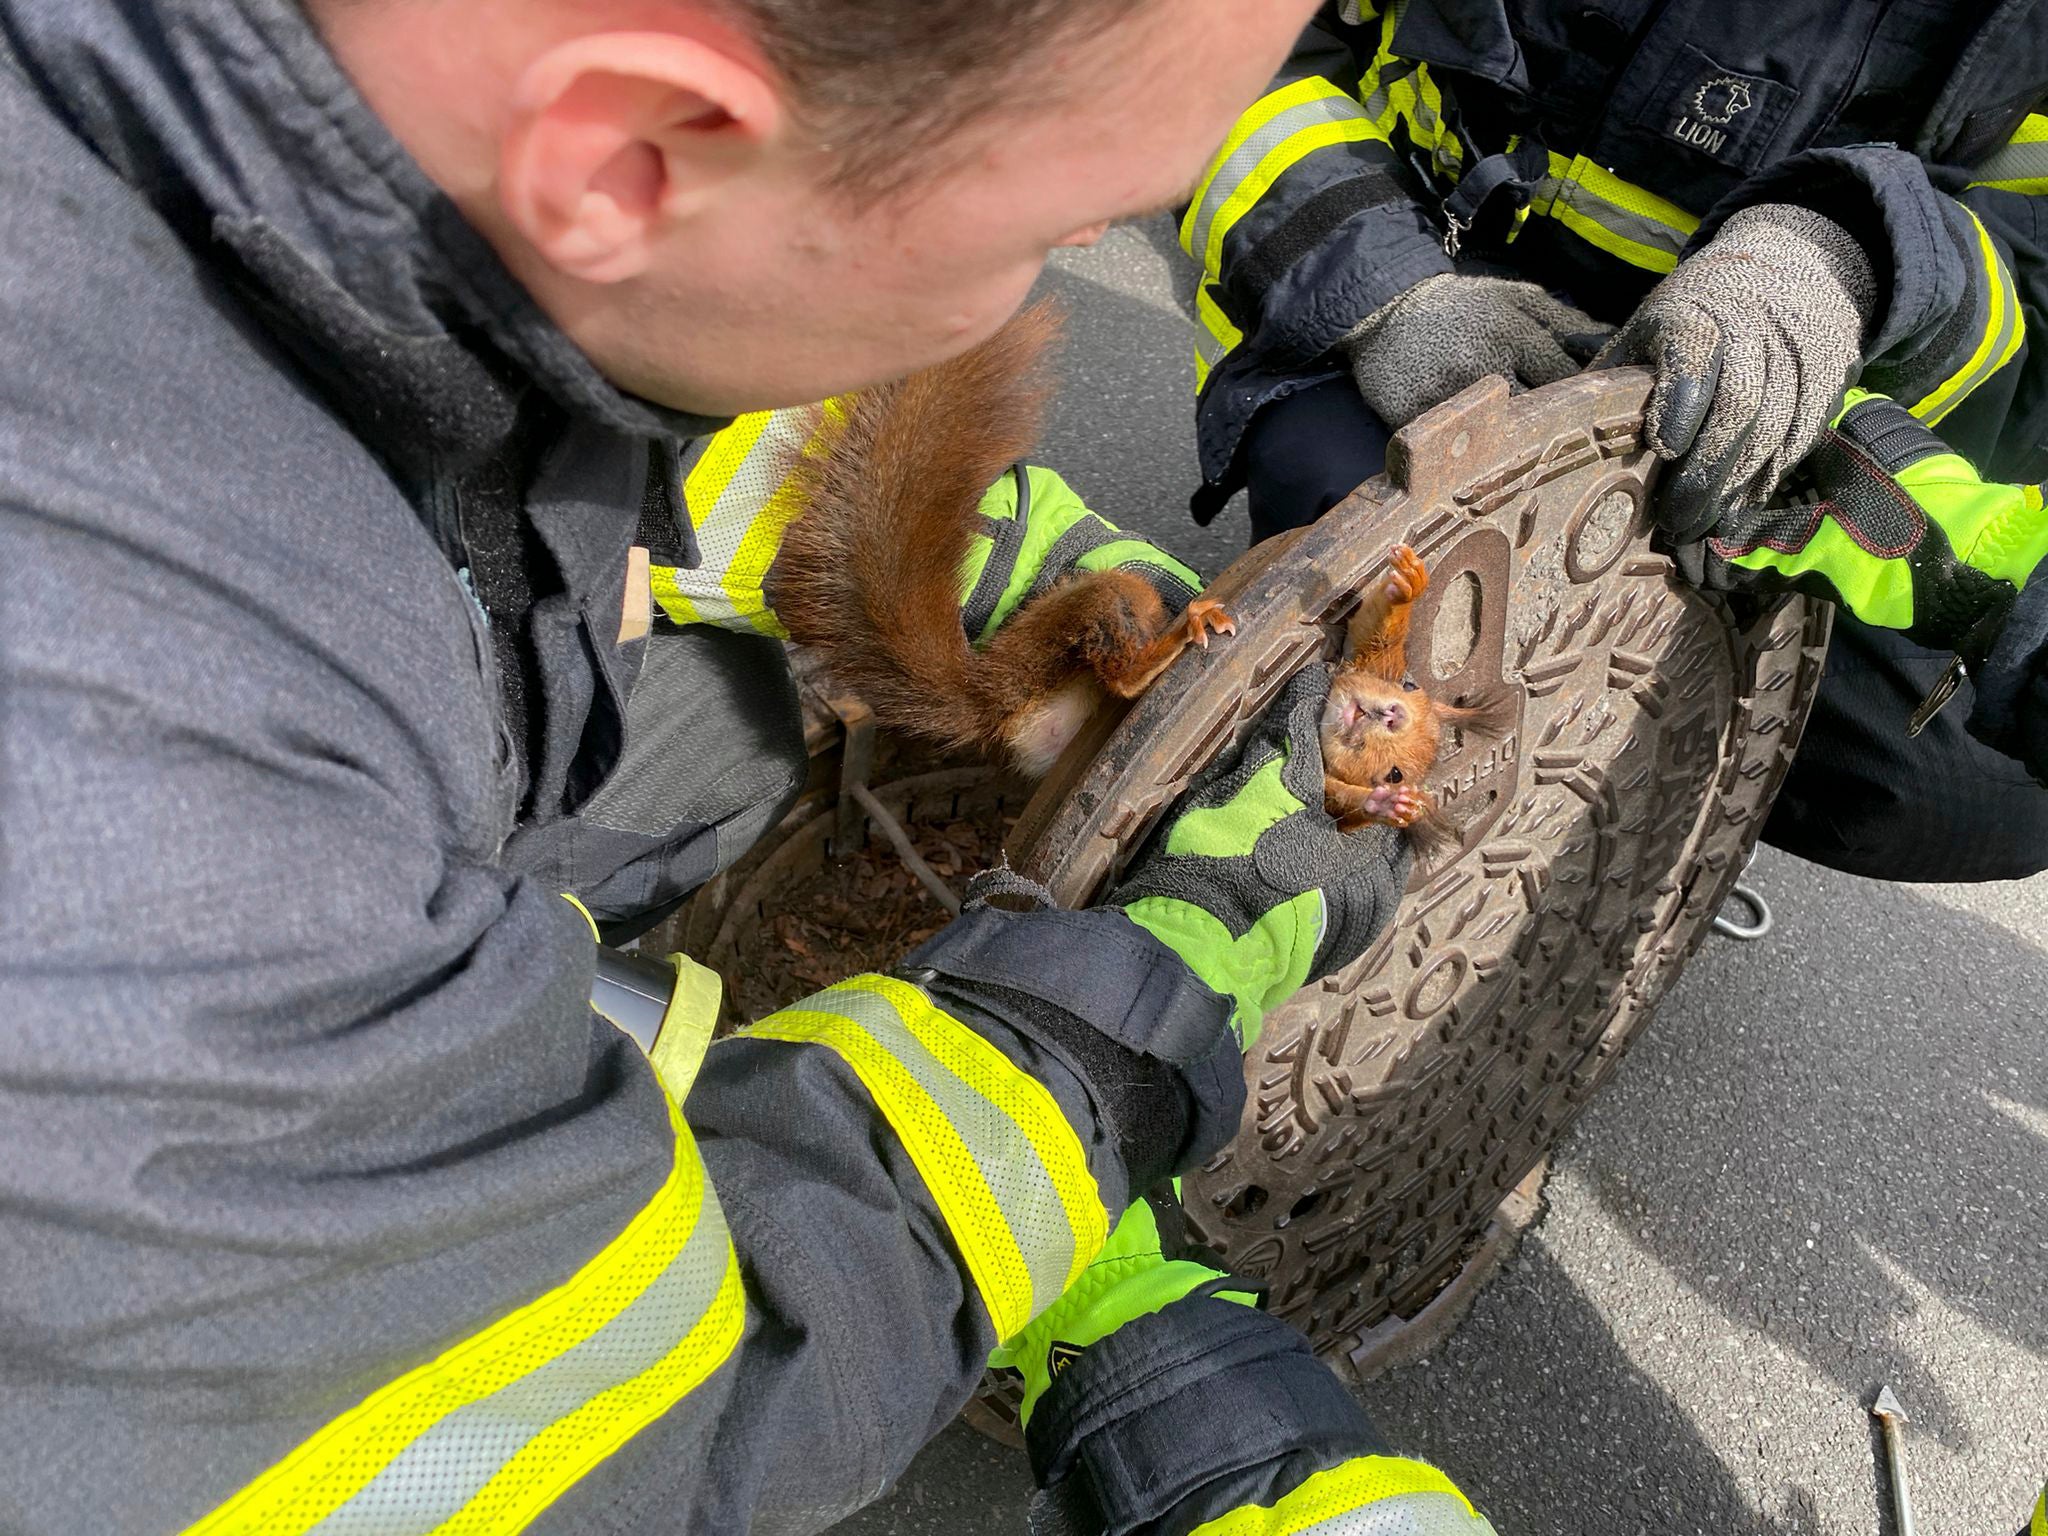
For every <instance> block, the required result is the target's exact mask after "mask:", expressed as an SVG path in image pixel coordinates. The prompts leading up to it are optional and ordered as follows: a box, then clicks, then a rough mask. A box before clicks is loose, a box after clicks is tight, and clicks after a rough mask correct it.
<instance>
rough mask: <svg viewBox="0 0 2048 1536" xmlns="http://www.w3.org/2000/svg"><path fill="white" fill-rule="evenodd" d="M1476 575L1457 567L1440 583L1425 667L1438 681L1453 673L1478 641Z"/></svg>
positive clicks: (1466, 660) (1464, 661) (1478, 602)
mask: <svg viewBox="0 0 2048 1536" xmlns="http://www.w3.org/2000/svg"><path fill="white" fill-rule="evenodd" d="M1479 604H1480V595H1479V578H1478V576H1477V575H1475V574H1474V573H1473V572H1471V571H1460V572H1459V573H1458V574H1457V575H1455V576H1453V577H1452V578H1451V579H1450V580H1449V581H1447V582H1446V583H1445V584H1444V594H1443V596H1442V597H1441V598H1439V599H1438V601H1437V610H1436V624H1435V627H1434V628H1432V629H1431V630H1430V634H1429V667H1430V670H1431V671H1432V672H1434V673H1435V674H1436V679H1437V681H1438V682H1442V681H1443V680H1444V679H1445V678H1448V677H1456V676H1457V675H1458V673H1460V672H1461V671H1463V670H1464V667H1465V663H1466V662H1468V661H1470V660H1471V659H1472V648H1473V647H1474V646H1475V645H1477V644H1478V643H1479Z"/></svg>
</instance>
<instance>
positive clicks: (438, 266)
mask: <svg viewBox="0 0 2048 1536" xmlns="http://www.w3.org/2000/svg"><path fill="white" fill-rule="evenodd" d="M0 34H4V35H0V44H11V50H10V51H11V52H13V54H14V55H15V56H16V58H17V60H18V61H19V64H20V67H21V69H22V70H23V72H24V73H25V74H26V75H27V76H28V77H29V78H30V79H31V81H32V82H33V83H34V84H35V85H36V86H37V88H38V89H39V90H40V91H41V92H42V93H43V95H44V96H45V98H46V99H47V100H48V101H49V102H50V103H51V105H52V106H53V108H54V109H55V110H56V111H58V112H59V113H60V114H61V115H62V116H63V117H64V118H65V119H67V120H68V122H69V123H70V125H71V126H72V128H73V130H74V131H75V132H76V133H77V134H78V135H79V136H80V137H81V138H83V139H84V140H85V141H86V142H87V143H88V144H89V145H90V146H91V147H92V148H93V149H94V150H95V151H96V152H97V153H98V154H99V155H100V156H101V157H102V158H104V159H105V160H106V161H107V162H108V163H109V164H110V165H111V166H112V167H113V168H114V170H115V171H116V172H117V173H118V174H119V175H121V176H122V177H123V178H124V179H125V180H127V181H128V182H129V183H131V184H132V185H133V186H135V187H136V188H137V190H138V191H139V192H140V193H141V194H142V195H143V196H145V197H146V198H148V199H149V200H150V202H151V203H153V204H154V205H155V206H156V207H157V208H158V210H159V211H160V212H161V213H162V214H163V215H164V216H165V217H166V218H167V219H169V220H170V221H171V223H172V224H173V226H174V227H176V228H178V229H179V230H180V232H181V233H182V234H183V235H184V236H185V238H186V239H187V240H188V241H189V242H190V243H192V244H193V246H194V248H195V249H197V250H199V251H200V252H201V254H202V256H206V257H208V258H209V259H211V258H214V257H217V256H219V255H220V254H221V253H220V251H219V249H218V247H225V248H226V251H227V252H228V253H231V255H230V257H229V260H228V262H227V265H228V266H229V268H230V269H231V280H232V281H234V282H235V283H236V285H237V287H238V288H239V289H240V290H241V291H242V293H243V295H244V297H246V298H248V299H249V300H250V301H251V302H252V303H253V305H254V306H255V307H256V308H257V309H258V311H259V312H260V313H262V314H263V315H264V317H265V320H266V322H267V324H268V325H269V327H270V329H271V330H272V331H273V332H274V333H276V334H277V335H278V336H279V338H280V339H281V340H282V341H283V342H284V343H285V344H286V346H288V347H289V348H290V349H291V350H292V351H293V353H294V354H295V355H296V356H297V358H298V359H299V360H300V361H301V362H302V363H303V364H304V365H306V366H307V367H309V368H310V369H311V370H312V371H313V372H314V373H315V374H316V376H317V377H319V378H320V380H321V381H322V383H323V385H324V386H325V387H326V388H327V389H328V391H329V392H330V394H331V395H332V396H333V397H334V399H335V401H336V403H337V406H338V408H339V409H341V410H342V411H343V413H344V414H345V415H346V416H347V417H348V418H349V419H350V421H351V424H352V425H353V426H354V427H355V429H356V430H357V431H358V432H359V433H360V434H361V435H362V436H363V437H364V438H365V439H366V441H369V442H370V444H371V445H372V446H373V447H375V448H376V449H377V450H378V451H379V452H381V453H384V454H385V455H386V456H387V458H392V459H394V460H396V461H397V462H398V464H400V465H401V466H403V465H405V464H407V463H408V462H410V463H411V465H412V467H414V468H424V467H425V464H424V461H423V460H422V455H431V456H432V458H433V460H434V461H437V462H439V463H441V464H446V463H448V462H449V461H451V460H453V461H455V462H457V463H460V462H462V461H470V462H474V461H475V460H477V459H479V458H481V457H483V456H484V455H486V454H488V453H490V452H492V451H494V450H495V449H497V448H499V447H501V446H502V445H503V443H504V441H505V440H506V438H507V437H508V436H509V434H510V433H511V432H512V430H513V428H514V423H515V417H516V415H517V413H518V407H519V401H520V398H521V397H522V396H523V395H524V394H525V393H526V389H527V386H528V385H529V384H538V385H539V386H540V387H541V388H542V389H544V390H545V391H546V392H547V393H548V394H549V395H551V396H552V397H553V398H554V400H555V401H556V402H557V403H558V404H559V405H561V406H562V407H563V408H564V409H566V410H567V411H568V412H569V413H570V414H571V415H572V416H573V417H576V418H579V419H582V420H584V421H587V422H591V423H593V424H596V425H599V426H603V427H606V428H609V429H611V430H614V431H617V432H620V433H624V434H626V435H628V436H632V437H637V438H647V439H655V440H661V439H670V440H673V439H676V438H686V437H694V436H700V435H702V434H704V433H706V432H708V431H713V430H716V429H717V428H718V427H719V426H721V425H723V423H722V422H717V421H711V420H707V419H705V418H702V417H696V416H689V415H685V414H683V413H679V412H670V411H665V410H662V409H660V408H658V407H656V406H654V405H651V404H649V403H648V402H646V401H642V400H637V399H634V398H631V397H629V396H627V395H624V394H622V393H621V392H620V391H619V390H617V389H615V388H614V387H613V386H611V385H610V384H609V383H607V382H606V381H605V380H604V378H603V377H602V376H601V375H600V374H599V373H598V371H597V369H596V368H595V367H594V366H593V365H592V364H591V362H590V360H589V359H588V358H587V357H585V356H584V354H583V353H582V352H581V350H580V349H578V348H577V347H576V346H575V345H574V343H572V342H571V341H570V340H569V339H568V337H566V336H565V335H563V334H562V332H561V331H560V330H559V329H558V328H557V327H556V326H555V325H554V324H553V323H552V322H550V321H549V320H548V318H547V317H546V316H545V315H544V314H543V313H542V312H541V311H540V309H539V307H538V306H537V305H536V304H535V303H534V302H533V300H532V299H531V298H530V297H529V296H528V295H527V293H526V292H525V290H524V289H523V288H522V287H521V286H520V285H519V283H518V282H517V281H516V280H515V279H514V278H513V277H512V275H511V274H510V273H509V272H508V271H507V270H506V269H505V267H504V265H503V264H502V263H501V262H500V261H499V260H498V259H497V256H496V255H495V253H493V252H492V250H491V249H490V247H489V245H488V244H487V243H486V242H485V241H484V239H483V237H482V236H481V235H480V234H478V233H477V231H476V230H475V229H474V228H473V227H472V226H471V225H470V224H469V223H468V222H467V221H466V220H465V219H463V217H462V216H461V214H460V213H458V212H457V211H456V208H455V206H454V204H453V203H452V202H451V201H450V200H449V199H448V198H447V197H446V196H445V195H444V194H443V193H442V192H441V191H440V190H439V189H438V188H437V187H436V186H435V185H434V184H433V183H432V182H431V181H430V180H429V179H428V178H427V176H426V174H425V173H424V172H423V171H422V170H421V169H420V168H419V166H418V165H417V164H415V163H414V161H413V160H412V159H411V157H410V156H409V155H407V153H406V152H405V150H404V149H403V148H402V147H401V146H400V145H399V144H398V142H397V141H396V140H395V139H394V138H393V137H392V136H391V134H390V132H389V131H388V130H387V129H386V128H385V127H384V125H383V124H382V122H381V121H379V119H378V118H377V116H376V115H375V113H373V112H372V111H371V110H370V108H369V106H368V104H367V103H366V102H365V101H364V100H363V99H362V97H361V96H360V95H359V94H358V93H357V92H356V90H355V89H354V87H353V86H352V85H351V84H350V83H349V81H348V79H347V77H346V76H345V75H344V74H343V73H342V71H341V69H340V67H339V66H338V65H337V63H336V62H335V60H334V58H333V56H332V55H331V54H330V53H329V52H328V51H327V49H326V47H325V45H324V44H323V43H322V42H321V40H320V38H319V37H318V35H317V34H316V33H315V32H314V31H313V29H312V27H311V25H310V24H309V23H308V22H307V21H306V20H305V18H304V17H303V16H302V15H301V14H300V11H299V8H298V5H297V3H296V0H89V3H83V0H0ZM210 244H211V245H212V246H213V247H214V248H213V249H209V245H210Z"/></svg>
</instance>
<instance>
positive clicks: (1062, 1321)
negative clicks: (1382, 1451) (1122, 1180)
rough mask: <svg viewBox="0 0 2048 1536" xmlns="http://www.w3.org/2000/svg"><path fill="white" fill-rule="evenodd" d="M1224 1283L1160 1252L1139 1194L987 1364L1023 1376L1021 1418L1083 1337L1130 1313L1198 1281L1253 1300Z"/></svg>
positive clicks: (1112, 1327) (1084, 1343) (1094, 1336)
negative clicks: (1055, 1294)
mask: <svg viewBox="0 0 2048 1536" xmlns="http://www.w3.org/2000/svg"><path fill="white" fill-rule="evenodd" d="M1169 1214H1173V1213H1172V1212H1169ZM1175 1247H1176V1249H1178V1247H1179V1245H1178V1244H1176V1245H1175ZM1232 1284H1233V1282H1232V1280H1231V1277H1230V1276H1229V1275H1226V1274H1224V1273H1223V1272H1222V1271H1220V1270H1215V1269H1211V1268H1210V1267H1209V1266H1208V1265H1206V1264H1198V1263H1196V1262H1194V1261H1193V1260H1191V1259H1183V1258H1174V1259H1169V1258H1167V1257H1166V1254H1165V1251H1164V1245H1163V1244H1162V1242H1161V1240H1160V1235H1159V1221H1158V1217H1157V1215H1156V1214H1155V1213H1154V1211H1153V1208H1152V1207H1151V1206H1150V1205H1148V1204H1146V1202H1144V1201H1143V1200H1140V1201H1139V1202H1138V1203H1137V1204H1136V1205H1133V1206H1132V1207H1131V1208H1130V1209H1129V1210H1127V1211H1125V1212H1124V1216H1123V1220H1122V1221H1120V1222H1118V1223H1117V1225H1116V1230H1115V1231H1114V1232H1112V1233H1110V1234H1109V1241H1108V1242H1107V1243H1105V1244H1103V1247H1102V1252H1100V1253H1099V1254H1097V1255H1096V1256H1095V1260H1094V1262H1093V1263H1091V1264H1090V1265H1089V1266H1088V1267H1087V1268H1086V1269H1084V1270H1082V1271H1081V1273H1080V1275H1079V1276H1078V1277H1077V1278H1076V1279H1075V1281H1074V1283H1073V1284H1072V1285H1070V1286H1068V1287H1067V1288H1066V1290H1065V1291H1064V1292H1062V1293H1061V1295H1060V1298H1059V1300H1057V1301H1055V1302H1054V1303H1053V1304H1052V1305H1051V1306H1050V1307H1048V1308H1046V1309H1045V1311H1043V1312H1041V1313H1040V1314H1039V1315H1038V1316H1037V1318H1036V1319H1034V1320H1033V1321H1032V1323H1031V1325H1030V1326H1029V1327H1028V1328H1026V1329H1025V1330H1024V1331H1023V1332H1022V1333H1020V1334H1018V1335H1017V1337H1016V1338H1014V1339H1011V1340H1009V1341H1008V1342H1007V1343H1005V1344H1004V1345H1003V1346H1002V1348H1000V1349H998V1350H997V1351H996V1352H995V1353H994V1354H993V1355H991V1356H990V1357H989V1362H988V1363H989V1364H990V1365H991V1366H994V1367H996V1368H998V1369H1004V1368H1007V1369H1010V1370H1014V1371H1017V1372H1019V1373H1020V1374H1021V1375H1022V1376H1023V1378H1024V1405H1023V1410H1022V1412H1021V1413H1020V1415H1019V1417H1020V1419H1021V1420H1022V1421H1023V1422H1024V1423H1026V1424H1029V1423H1030V1422H1031V1410H1032V1409H1033V1408H1035V1407H1036V1406H1037V1405H1038V1400H1039V1398H1041V1397H1043V1396H1044V1395H1045V1389H1046V1388H1047V1387H1049V1386H1051V1385H1052V1379H1053V1377H1055V1376H1057V1375H1058V1374H1059V1372H1060V1370H1061V1369H1062V1367H1064V1366H1065V1365H1067V1364H1068V1363H1069V1362H1070V1361H1072V1360H1073V1359H1074V1358H1075V1357H1077V1356H1078V1355H1079V1354H1080V1352H1081V1351H1082V1350H1083V1349H1086V1348H1087V1347H1088V1346H1089V1345H1090V1344H1094V1343H1097V1342H1099V1341H1101V1340H1103V1339H1106V1338H1108V1337H1109V1335H1110V1334H1112V1333H1114V1332H1115V1331H1116V1330H1117V1329H1119V1328H1121V1327H1122V1326H1123V1325H1124V1324H1125V1323H1128V1322H1130V1321H1132V1320H1133V1319H1135V1318H1140V1317H1149V1316H1151V1314H1153V1313H1154V1312H1157V1311H1160V1310H1161V1309H1162V1308H1164V1307H1166V1306H1168V1305H1170V1304H1171V1303H1173V1302H1176V1301H1179V1300H1180V1299H1181V1298H1183V1297H1185V1296H1191V1295H1193V1294H1194V1293H1195V1292H1196V1291H1200V1290H1203V1289H1205V1288H1206V1289H1207V1290H1208V1292H1209V1293H1210V1294H1212V1295H1218V1296H1221V1297H1223V1298H1224V1299H1225V1300H1229V1301H1238V1302H1242V1303H1244V1304H1245V1305H1247V1306H1250V1305H1253V1304H1254V1303H1255V1302H1256V1300H1257V1297H1256V1295H1255V1294H1254V1293H1253V1292H1252V1291H1249V1290H1245V1289H1234V1290H1233V1289H1230V1288H1229V1287H1230V1286H1231V1285H1232ZM1237 1284H1239V1285H1242V1284H1243V1282H1237Z"/></svg>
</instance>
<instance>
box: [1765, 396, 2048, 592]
mask: <svg viewBox="0 0 2048 1536" xmlns="http://www.w3.org/2000/svg"><path fill="white" fill-rule="evenodd" d="M1877 398H1881V397H1879V396H1875V395H1872V394H1871V393H1869V392H1868V391H1867V390H1861V389H1852V390H1850V391H1849V393H1848V395H1847V396H1846V398H1845V399H1844V402H1843V406H1842V411H1841V412H1838V413H1837V414H1836V417H1835V420H1836V421H1837V422H1839V421H1840V420H1841V418H1842V414H1843V413H1845V412H1847V411H1848V410H1849V408H1850V407H1851V406H1854V405H1858V404H1861V403H1862V402H1863V401H1865V400H1872V399H1877ZM1892 478H1893V479H1894V480H1895V481H1897V482H1898V484H1899V486H1900V488H1901V489H1903V490H1904V491H1905V492H1906V493H1907V494H1908V495H1909V496H1911V497H1912V498H1913V500H1914V502H1915V503H1917V504H1918V505H1919V507H1920V508H1921V510H1922V511H1923V512H1925V513H1926V515H1927V517H1928V519H1929V521H1931V522H1932V523H1934V525H1935V526H1936V527H1938V528H1939V529H1940V530H1941V532H1942V535H1943V536H1944V537H1945V538H1946V539H1947V540H1948V544H1949V548H1950V549H1951V550H1952V551H1953V552H1954V553H1955V557H1956V558H1957V559H1958V560H1959V561H1961V562H1962V563H1963V564H1965V565H1968V566H1972V567H1974V568H1975V569H1977V570H1980V571H1982V572H1984V573H1985V574H1986V575H1987V576H1994V577H1997V578H1999V579H2001V580H2004V581H2010V582H2011V583H2012V584H2013V585H2014V586H2016V587H2019V586H2025V585H2026V583H2027V580H2028V578H2029V577H2031V576H2032V575H2033V573H2034V570H2035V568H2036V567H2037V566H2038V565H2039V564H2040V563H2041V561H2042V559H2043V558H2044V557H2048V514H2044V511H2043V507H2042V488H2041V487H2040V486H2038V485H2007V484H2003V483H1999V482H1994V481H1987V480H1985V479H1984V478H1983V477H1982V476H1980V475H1979V474H1978V473H1977V471H1976V468H1975V467H1974V466H1973V465H1972V464H1971V463H1970V461H1969V460H1968V459H1965V458H1964V457H1962V455H1960V454H1955V453H1937V454H1931V455H1929V456H1928V457H1927V458H1924V459H1921V460H1919V461H1918V462H1917V463H1913V464H1908V465H1907V466H1906V467H1905V468H1903V469H1901V470H1899V471H1898V472H1897V473H1896V474H1895V475H1893V476H1892ZM1729 563H1730V564H1731V565H1734V566H1738V567H1740V568H1742V569H1744V570H1751V571H1763V570H1771V571H1778V572H1781V573H1783V574H1784V575H1786V576H1788V577H1792V576H1798V575H1800V574H1802V573H1805V572H1812V573H1814V574H1816V575H1819V576H1821V577H1823V578H1825V579H1826V580H1827V582H1828V583H1829V584H1830V585H1831V586H1833V587H1834V589H1835V591H1836V592H1837V593H1838V594H1839V595H1840V597H1841V600H1842V602H1843V603H1844V604H1845V605H1846V606H1847V607H1848V608H1849V610H1850V611H1851V612H1853V613H1854V614H1855V615H1856V616H1857V617H1858V618H1859V619H1861V620H1863V622H1864V623H1866V624H1875V625H1878V626H1880V627H1882V628H1886V629H1910V628H1911V627H1912V625H1913V618H1914V613H1913V572H1912V567H1911V565H1910V564H1909V563H1908V562H1907V561H1906V560H1904V559H1898V558H1892V559H1887V558H1885V557H1883V556H1880V555H1874V554H1872V553H1871V552H1870V551H1869V550H1867V549H1865V548H1864V547H1863V546H1862V545H1861V544H1858V543H1857V542H1856V541H1855V540H1854V539H1852V538H1850V537H1849V535H1848V534H1847V533H1845V532H1844V531H1843V530H1842V527H1841V525H1840V524H1839V523H1837V522H1836V521H1835V520H1834V519H1833V518H1832V517H1823V518H1822V519H1821V520H1820V525H1819V527H1817V528H1816V529H1815V530H1814V533H1813V536H1812V537H1811V538H1810V539H1808V540H1807V542H1806V544H1805V545H1804V546H1803V547H1801V548H1800V549H1798V550H1794V551H1786V550H1779V549H1771V548H1769V547H1759V548H1757V549H1755V550H1753V551H1751V552H1749V553H1748V554H1745V555H1742V556H1740V557H1739V558H1737V559H1735V560H1731V561H1730V562H1729Z"/></svg>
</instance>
